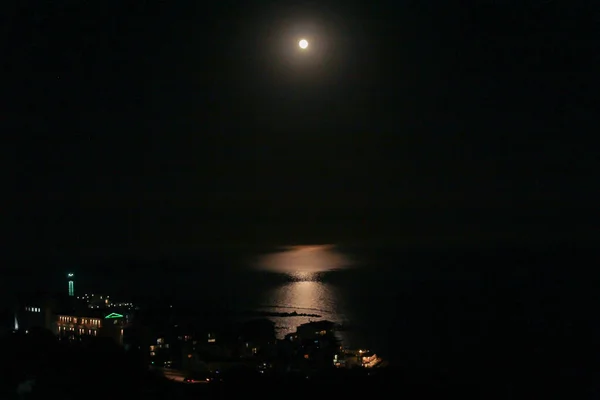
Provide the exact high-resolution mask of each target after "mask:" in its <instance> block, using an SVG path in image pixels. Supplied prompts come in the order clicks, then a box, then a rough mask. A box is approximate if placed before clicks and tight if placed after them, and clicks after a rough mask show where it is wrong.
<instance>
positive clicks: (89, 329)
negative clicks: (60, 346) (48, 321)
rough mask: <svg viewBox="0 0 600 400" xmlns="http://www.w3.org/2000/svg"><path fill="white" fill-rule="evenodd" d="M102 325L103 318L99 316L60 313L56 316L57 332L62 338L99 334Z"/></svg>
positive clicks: (71, 338) (72, 338)
mask: <svg viewBox="0 0 600 400" xmlns="http://www.w3.org/2000/svg"><path fill="white" fill-rule="evenodd" d="M101 327H102V319H101V318H97V317H79V316H74V315H58V316H57V317H56V334H57V335H58V337H59V338H60V339H70V340H74V339H78V338H81V337H83V336H98V331H99V330H100V328H101Z"/></svg>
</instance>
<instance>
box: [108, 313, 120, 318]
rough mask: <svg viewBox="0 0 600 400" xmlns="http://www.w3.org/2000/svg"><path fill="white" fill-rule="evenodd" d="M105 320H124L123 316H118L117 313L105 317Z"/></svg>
mask: <svg viewBox="0 0 600 400" xmlns="http://www.w3.org/2000/svg"><path fill="white" fill-rule="evenodd" d="M104 318H105V319H107V318H108V319H112V318H123V315H122V314H117V313H110V314H108V315H107V316H106V317H104Z"/></svg>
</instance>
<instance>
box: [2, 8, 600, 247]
mask: <svg viewBox="0 0 600 400" xmlns="http://www.w3.org/2000/svg"><path fill="white" fill-rule="evenodd" d="M13 3H14V5H13V6H12V8H10V7H9V8H6V6H4V7H5V10H4V11H5V12H6V13H5V17H6V19H5V21H3V22H2V27H3V36H4V37H5V38H6V39H7V41H6V43H5V44H6V45H7V47H6V48H5V51H3V54H2V65H3V69H4V70H5V71H6V72H5V73H4V78H5V82H4V85H3V86H4V88H7V89H8V90H6V91H4V90H3V91H4V92H5V94H8V96H6V97H5V101H4V106H5V107H3V111H2V114H3V120H4V122H10V125H11V126H12V127H11V128H9V129H8V130H6V131H4V130H3V136H4V137H5V138H7V139H9V144H8V145H6V146H2V153H3V154H2V158H3V160H5V161H6V162H7V163H8V164H7V167H6V168H4V171H5V173H6V177H5V179H4V186H5V187H8V188H9V190H7V191H6V192H7V193H8V195H5V196H7V197H5V199H7V200H8V207H7V208H4V214H5V216H6V217H7V220H5V222H4V223H3V227H4V229H5V230H6V237H8V238H9V240H8V241H7V242H5V244H7V253H8V254H11V255H14V256H15V257H17V258H19V257H26V256H30V255H32V254H38V255H39V254H108V253H110V254H113V253H114V254H120V253H127V254H144V255H146V256H147V255H150V256H151V255H152V254H158V253H181V252H189V251H195V250H197V249H203V248H207V247H228V246H258V245H269V244H289V243H323V242H327V243H330V242H344V243H346V242H348V243H350V242H351V243H361V242H364V243H367V242H368V243H375V242H378V241H383V242H386V243H401V244H418V245H432V246H434V245H437V244H439V243H467V244H474V243H480V242H485V241H487V242H495V241H503V240H508V241H518V242H521V241H525V242H531V241H533V242H545V241H549V240H575V241H577V240H584V239H585V240H588V239H589V240H595V238H596V236H595V235H596V232H595V231H594V229H592V228H594V227H595V226H596V223H597V222H598V218H597V206H598V201H599V200H600V198H599V196H598V186H597V185H598V180H597V176H598V172H599V168H598V152H597V148H596V147H595V146H594V143H593V142H594V141H593V139H594V136H595V134H597V132H596V131H597V127H595V125H597V108H595V107H597V104H596V103H595V101H594V98H595V97H596V95H597V93H598V76H597V74H598V71H599V70H600V62H599V61H600V60H599V54H600V51H599V50H600V49H599V45H598V44H599V42H598V28H597V27H598V23H599V18H600V13H599V11H598V10H599V7H598V6H597V5H596V4H595V3H596V2H593V1H589V2H583V1H580V2H571V1H509V0H506V1H500V0H498V1H467V2H461V4H460V6H458V5H457V4H458V3H456V2H452V3H455V4H449V3H451V2H447V3H448V4H444V3H443V2H439V3H440V4H437V3H438V2H431V3H430V4H424V3H425V2H417V1H403V0H396V1H364V2H359V1H345V2H341V1H339V2H334V1H322V2H308V1H307V2H302V1H246V2H242V1H232V0H230V1H215V2H196V1H194V2H192V1H176V2H175V1H166V2H162V1H160V2H159V1H118V2H117V1H107V2H106V1H66V0H58V1H51V2H38V3H36V2H33V3H21V2H13ZM16 4H19V5H16ZM300 37H307V38H309V39H310V42H311V46H310V47H309V50H310V51H307V52H304V53H301V52H300V51H298V48H297V40H298V39H299V38H300ZM595 104H596V105H595ZM13 122H14V123H13Z"/></svg>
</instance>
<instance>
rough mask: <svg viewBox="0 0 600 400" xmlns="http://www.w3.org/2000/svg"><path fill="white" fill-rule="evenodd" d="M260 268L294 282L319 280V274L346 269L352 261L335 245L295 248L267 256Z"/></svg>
mask: <svg viewBox="0 0 600 400" xmlns="http://www.w3.org/2000/svg"><path fill="white" fill-rule="evenodd" d="M257 265H258V268H260V269H263V270H266V271H270V272H276V273H282V274H286V275H288V276H290V277H291V278H292V279H294V280H299V281H313V280H319V279H318V277H319V273H320V272H326V271H333V270H339V269H344V268H347V267H349V266H351V265H352V262H351V260H350V259H349V258H348V257H346V256H345V255H344V254H342V253H341V252H339V251H337V250H336V249H335V246H333V245H318V246H293V247H287V248H285V249H283V250H281V251H279V252H276V253H271V254H266V255H264V256H262V257H261V258H260V259H259V262H258V264H257Z"/></svg>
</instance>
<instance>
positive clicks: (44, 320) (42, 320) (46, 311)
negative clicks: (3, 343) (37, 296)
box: [13, 301, 54, 332]
mask: <svg viewBox="0 0 600 400" xmlns="http://www.w3.org/2000/svg"><path fill="white" fill-rule="evenodd" d="M26 304H28V305H21V306H17V307H16V310H15V312H14V318H13V330H15V331H24V332H28V331H29V330H30V329H32V328H44V329H49V330H53V329H52V327H53V322H54V314H53V313H52V309H51V307H49V306H48V304H45V303H44V302H43V301H31V302H28V303H26Z"/></svg>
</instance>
